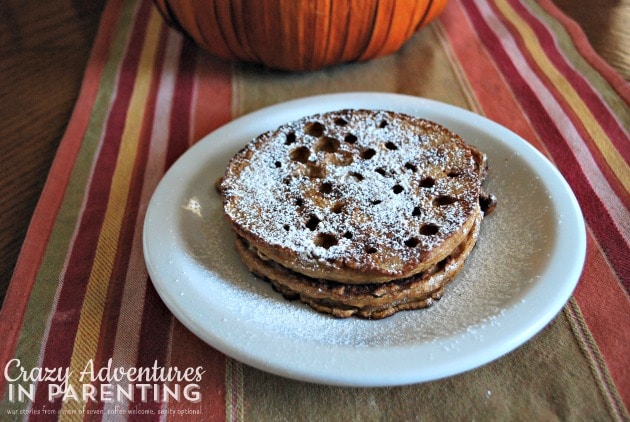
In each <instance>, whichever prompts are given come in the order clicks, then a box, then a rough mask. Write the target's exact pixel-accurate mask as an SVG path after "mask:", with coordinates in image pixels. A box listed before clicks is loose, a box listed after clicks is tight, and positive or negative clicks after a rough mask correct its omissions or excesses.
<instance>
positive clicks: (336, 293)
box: [236, 216, 481, 319]
mask: <svg viewBox="0 0 630 422" xmlns="http://www.w3.org/2000/svg"><path fill="white" fill-rule="evenodd" d="M480 222H481V216H479V218H478V219H477V221H476V222H475V225H474V227H473V230H472V232H471V233H470V235H469V236H468V238H467V239H466V240H465V241H464V242H462V243H461V244H460V245H458V246H457V247H456V248H455V249H454V250H453V251H452V252H451V254H450V255H449V256H447V257H446V258H445V259H443V260H442V261H440V262H438V263H437V264H435V265H433V266H432V267H430V268H428V269H426V270H425V271H423V272H421V273H418V274H415V275H413V276H411V277H408V278H405V279H400V280H391V281H389V282H387V283H372V284H342V283H338V282H335V281H330V280H323V279H314V278H310V277H306V276H304V275H302V274H300V273H297V272H295V271H292V270H290V269H288V268H285V267H283V266H281V265H280V264H278V263H277V262H274V261H271V260H268V259H263V258H261V257H260V256H259V255H258V253H257V251H256V250H255V248H253V247H252V246H251V245H249V244H248V243H247V241H246V240H245V239H243V238H240V237H239V238H237V240H236V250H237V252H238V254H239V255H240V257H241V259H242V260H243V262H244V263H245V265H246V266H247V267H248V269H249V270H250V271H251V272H252V273H253V274H254V275H256V276H257V277H260V278H262V279H264V280H266V281H268V282H270V283H271V284H272V286H273V287H274V289H275V290H277V291H278V292H280V293H282V295H283V296H284V297H285V298H286V299H289V300H295V299H298V300H300V301H301V302H303V303H305V304H307V305H309V306H310V307H311V308H313V309H315V310H316V311H319V312H322V313H327V314H331V315H333V316H335V317H338V318H348V317H351V316H357V317H360V318H367V319H381V318H385V317H388V316H391V315H393V314H394V313H396V312H398V311H402V310H411V309H419V308H426V307H429V306H431V305H432V304H433V303H434V302H435V301H436V300H439V299H440V298H441V297H442V294H443V291H444V287H445V286H446V285H447V284H448V283H450V282H451V281H452V280H453V279H454V278H455V277H456V276H457V274H459V272H460V271H461V269H462V268H463V266H464V263H465V261H466V258H467V257H468V255H469V254H470V252H471V250H472V249H473V247H474V245H475V243H476V241H477V237H478V234H479V228H480V226H479V223H480Z"/></svg>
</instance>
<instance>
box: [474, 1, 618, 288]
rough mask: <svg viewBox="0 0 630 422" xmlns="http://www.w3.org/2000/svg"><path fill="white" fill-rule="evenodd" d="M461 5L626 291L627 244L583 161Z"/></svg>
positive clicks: (484, 27) (479, 19)
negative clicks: (596, 191) (571, 193)
mask: <svg viewBox="0 0 630 422" xmlns="http://www.w3.org/2000/svg"><path fill="white" fill-rule="evenodd" d="M462 6H463V7H464V9H466V12H467V14H468V15H469V16H470V18H471V20H472V21H473V22H474V24H475V25H474V27H475V29H476V31H477V33H478V34H479V37H480V39H481V41H482V42H483V43H484V45H485V46H486V48H487V50H488V52H489V53H490V54H491V56H492V57H493V59H494V61H495V63H496V64H497V67H498V68H499V69H500V71H501V73H502V74H503V76H504V78H505V80H506V81H507V82H508V84H509V85H510V86H511V88H512V92H514V95H515V96H516V97H517V99H518V100H519V102H520V103H521V105H522V107H523V110H524V111H525V112H526V114H527V115H528V116H529V120H530V122H531V123H532V125H533V127H534V128H535V130H536V131H537V132H538V133H539V136H540V139H542V140H543V142H545V141H546V140H548V141H546V142H545V144H546V145H547V148H548V150H549V152H550V153H551V155H552V157H553V159H554V160H555V162H556V164H557V166H558V168H559V170H560V171H561V172H562V174H563V175H564V177H565V178H566V179H567V181H568V182H569V184H570V185H571V188H572V189H573V191H574V192H575V194H576V196H577V198H578V201H579V202H580V204H581V205H582V211H583V213H584V216H585V219H586V221H587V222H588V223H589V225H590V226H591V228H592V230H593V232H594V233H595V236H596V238H597V240H598V242H600V244H601V245H602V248H603V250H604V252H605V253H606V255H607V256H608V258H609V261H610V262H611V265H612V266H613V268H614V270H615V272H616V273H617V275H618V278H619V280H621V282H622V283H623V285H624V288H625V289H626V291H627V292H630V254H629V253H628V249H627V247H623V245H625V241H624V239H623V237H622V236H621V234H620V233H619V232H618V231H617V230H616V228H615V226H614V223H613V219H612V218H611V216H610V214H609V213H608V210H607V209H606V206H605V205H604V204H603V203H602V201H601V198H599V197H598V196H597V194H596V193H595V192H594V191H593V190H592V188H591V186H590V185H589V183H588V180H587V179H586V177H585V175H584V173H583V172H582V168H581V166H580V163H579V162H577V161H576V159H575V157H574V155H573V154H568V153H567V151H570V150H571V147H570V145H569V144H568V143H567V142H566V140H565V139H564V136H563V134H562V133H561V132H560V131H559V130H558V128H557V127H556V126H555V124H554V121H553V118H552V117H551V116H549V115H548V114H547V112H546V111H545V108H544V106H543V105H542V104H541V103H540V101H539V100H538V98H537V97H536V95H535V92H534V91H533V90H532V89H531V87H530V86H529V85H528V84H527V82H526V81H525V80H524V79H523V78H522V77H521V75H520V74H519V72H518V70H517V69H516V68H515V65H514V63H512V61H511V60H510V57H509V56H508V55H507V54H506V52H505V50H503V47H502V46H501V44H500V40H499V39H498V38H497V36H496V35H495V34H494V32H493V31H492V30H491V29H490V27H489V26H488V23H487V22H486V21H485V20H484V18H483V16H482V15H481V13H480V11H479V10H478V9H477V8H476V7H475V6H474V4H473V2H462Z"/></svg>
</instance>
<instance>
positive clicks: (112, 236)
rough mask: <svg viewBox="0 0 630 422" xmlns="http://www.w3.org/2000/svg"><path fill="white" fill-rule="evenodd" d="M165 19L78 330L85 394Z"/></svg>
mask: <svg viewBox="0 0 630 422" xmlns="http://www.w3.org/2000/svg"><path fill="white" fill-rule="evenodd" d="M161 25H163V21H162V18H161V16H160V15H159V14H158V13H157V12H156V11H155V9H152V11H151V16H150V19H149V25H148V29H147V34H146V39H145V41H144V46H143V50H142V54H141V56H140V63H139V68H138V76H137V82H136V84H135V86H134V92H133V94H132V96H131V102H130V105H129V114H128V116H127V119H126V122H125V128H124V131H123V134H122V142H121V147H120V152H119V155H118V158H117V162H116V169H115V172H114V176H113V180H112V189H111V196H110V198H109V201H108V204H107V213H106V215H105V220H104V222H103V228H102V230H101V234H100V237H99V240H98V243H97V245H96V254H95V259H94V266H93V267H92V271H91V273H90V277H89V280H88V286H87V291H86V295H85V300H84V303H83V307H82V308H81V318H80V320H79V326H78V329H77V335H76V339H75V344H74V349H73V352H72V358H71V361H70V370H71V371H72V372H71V373H72V376H71V379H70V383H71V385H72V386H73V387H74V388H75V389H77V391H81V385H82V384H83V382H81V380H80V372H81V371H82V370H83V368H84V366H85V365H86V363H87V362H88V361H89V360H90V359H94V357H95V355H96V350H97V347H98V341H99V335H100V327H101V320H102V318H103V311H104V306H105V302H106V298H107V290H108V287H109V281H110V277H111V273H112V269H113V266H114V260H115V257H116V245H118V238H119V233H120V230H121V226H122V221H123V218H124V215H125V209H126V206H127V197H128V193H129V187H130V180H131V176H132V175H133V169H134V165H135V161H136V154H137V148H138V140H139V139H140V132H141V130H142V117H143V115H144V105H145V103H146V100H147V97H148V94H149V90H150V86H151V75H152V73H153V66H154V61H155V57H156V48H157V45H158V44H159V34H160V26H161ZM83 406H84V403H83V402H82V401H81V400H78V401H74V400H68V401H66V402H64V403H63V406H62V412H69V413H73V412H81V411H82V410H83Z"/></svg>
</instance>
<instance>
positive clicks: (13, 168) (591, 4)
mask: <svg viewBox="0 0 630 422" xmlns="http://www.w3.org/2000/svg"><path fill="white" fill-rule="evenodd" d="M555 3H556V4H557V6H559V7H560V8H561V9H562V10H563V11H565V13H566V14H567V15H569V16H570V17H572V18H573V19H575V20H576V21H577V22H578V23H579V24H580V26H581V27H582V28H583V29H584V31H585V33H586V34H587V36H588V38H589V41H590V42H591V44H592V46H593V47H594V49H595V50H596V51H597V52H598V53H599V54H600V55H601V56H602V57H603V58H604V59H605V60H606V61H607V62H608V63H609V64H610V65H611V66H612V67H614V68H615V69H617V70H618V71H619V72H620V73H621V74H622V75H623V76H624V78H625V79H626V80H630V29H628V27H627V25H625V26H624V25H623V22H627V21H628V19H630V0H620V1H619V0H617V1H615V0H555ZM104 4H105V2H104V1H103V0H99V1H91V2H70V1H61V2H52V3H51V2H47V1H42V0H29V1H24V0H7V1H3V2H2V4H0V75H2V77H0V99H1V100H0V120H1V121H2V124H1V125H0V157H2V161H3V162H2V166H1V167H0V168H1V170H0V175H1V176H0V181H1V182H0V197H1V198H2V201H0V215H2V217H3V218H2V219H0V250H2V251H3V253H2V254H1V256H0V301H1V300H2V298H3V297H4V293H5V291H6V288H7V285H8V283H9V281H10V279H11V275H12V272H13V268H14V266H15V263H16V260H17V258H18V255H19V252H20V249H21V245H22V242H23V240H24V236H25V234H26V230H27V228H28V225H29V222H30V219H31V216H32V213H33V211H34V208H35V206H36V204H37V201H38V198H39V196H40V194H41V191H42V189H43V186H44V183H45V181H46V177H47V175H48V171H49V168H50V165H51V163H52V160H53V158H54V156H55V151H56V149H57V146H58V144H59V141H60V139H61V137H62V135H63V133H64V130H65V127H66V124H67V122H68V120H69V118H70V115H71V113H72V109H73V106H74V103H75V101H76V98H77V95H78V93H79V89H80V86H81V80H82V77H83V71H84V68H85V65H86V62H87V59H88V57H89V54H90V50H91V46H92V43H93V40H94V37H95V34H96V30H97V27H98V22H99V18H100V14H101V13H102V10H103V7H104Z"/></svg>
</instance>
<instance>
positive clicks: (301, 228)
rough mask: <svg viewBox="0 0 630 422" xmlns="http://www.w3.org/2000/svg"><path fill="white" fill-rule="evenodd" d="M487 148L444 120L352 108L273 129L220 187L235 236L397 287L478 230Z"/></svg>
mask: <svg viewBox="0 0 630 422" xmlns="http://www.w3.org/2000/svg"><path fill="white" fill-rule="evenodd" d="M486 171H487V163H486V156H485V155H484V154H483V153H481V152H480V151H478V150H477V149H476V148H474V147H472V146H470V145H467V144H466V143H465V142H464V141H463V140H462V139H461V138H460V137H459V136H458V135H456V134H454V133H452V132H451V131H449V130H448V129H446V128H444V127H443V126H440V125H438V124H437V123H434V122H430V121H427V120H424V119H419V118H416V117H412V116H408V115H405V114H401V113H395V112H389V111H373V110H341V111H336V112H329V113H323V114H318V115H314V116H308V117H305V118H302V119H299V120H297V121H295V122H292V123H287V124H285V125H283V126H281V127H279V128H278V129H276V130H272V131H269V132H266V133H264V134H262V135H260V136H259V137H257V138H256V139H254V140H253V141H252V142H250V143H249V144H248V145H247V146H246V147H245V148H243V149H242V150H241V151H239V152H238V153H237V154H236V155H235V156H234V157H233V158H232V159H231V160H230V162H229V164H228V168H227V170H226V173H225V175H224V177H223V178H222V180H221V182H220V184H219V189H220V192H221V194H222V196H223V204H224V210H225V216H226V218H227V220H228V221H229V223H230V224H231V226H232V230H233V231H234V233H235V234H236V235H237V236H239V237H242V238H243V239H245V240H246V241H247V242H248V243H249V244H250V245H253V246H254V247H255V248H256V250H257V251H258V253H259V254H260V255H261V256H264V257H265V259H268V260H272V261H274V262H277V263H279V264H280V265H282V266H283V267H285V268H288V269H290V270H292V271H295V272H297V273H300V274H302V275H305V276H307V277H311V278H321V279H326V280H331V281H336V282H339V283H344V284H366V283H387V282H389V281H391V280H392V279H402V278H407V277H411V276H413V275H414V274H418V273H421V272H423V271H425V270H426V269H428V268H431V267H432V266H434V265H435V264H436V263H438V262H440V261H442V260H443V259H445V258H446V257H447V256H449V255H450V254H451V252H452V251H453V250H454V249H455V248H456V247H457V246H458V245H460V244H461V243H462V242H463V241H464V240H465V239H467V238H469V235H470V233H471V230H472V228H473V226H474V222H475V220H476V218H477V217H478V215H479V214H480V213H482V211H481V210H480V205H479V199H480V197H481V196H482V195H483V192H482V189H481V183H482V181H483V179H484V177H485V175H486Z"/></svg>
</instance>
